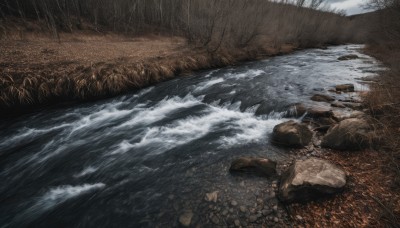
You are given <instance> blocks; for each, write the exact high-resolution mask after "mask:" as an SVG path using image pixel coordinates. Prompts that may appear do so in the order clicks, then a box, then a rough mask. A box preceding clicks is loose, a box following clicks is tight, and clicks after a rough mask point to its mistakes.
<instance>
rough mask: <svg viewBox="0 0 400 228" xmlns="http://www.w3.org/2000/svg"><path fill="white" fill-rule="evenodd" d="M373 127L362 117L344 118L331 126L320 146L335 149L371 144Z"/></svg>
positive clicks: (357, 147)
mask: <svg viewBox="0 0 400 228" xmlns="http://www.w3.org/2000/svg"><path fill="white" fill-rule="evenodd" d="M373 138H374V134H373V128H372V127H371V125H369V124H368V122H367V121H366V120H364V119H356V118H351V119H345V120H343V121H341V122H340V123H339V124H336V125H334V126H332V127H331V128H330V129H329V130H328V133H327V134H326V135H325V137H324V138H323V139H322V143H321V146H322V147H326V148H332V149H336V150H359V149H364V148H366V147H368V146H370V145H371V141H372V139H373Z"/></svg>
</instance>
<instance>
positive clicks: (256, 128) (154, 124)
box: [0, 45, 382, 227]
mask: <svg viewBox="0 0 400 228" xmlns="http://www.w3.org/2000/svg"><path fill="white" fill-rule="evenodd" d="M359 48H362V46H357V45H347V46H338V47H331V48H329V49H327V50H319V49H315V50H305V51H299V52H297V53H294V54H291V55H286V56H280V57H274V58H270V59H267V60H263V61H257V62H250V63H247V64H243V65H241V66H237V67H230V68H223V69H218V70H212V71H204V72H199V73H194V74H192V75H190V76H184V77H180V78H177V79H175V80H171V81H168V82H164V83H160V84H158V85H156V86H154V87H150V88H147V89H143V90H141V91H138V92H136V93H132V94H128V95H125V96H120V97H116V98H112V99H108V100H102V101H98V102H94V103H85V104H81V105H77V106H74V107H71V108H65V109H57V110H50V111H42V112H40V113H36V114H33V115H29V116H24V117H23V118H18V119H16V120H14V121H13V122H12V123H9V122H5V121H3V122H1V123H0V127H1V132H0V179H1V185H0V226H1V227H26V226H29V227H156V226H158V227H171V226H178V224H179V222H178V218H179V216H180V215H181V214H182V213H184V212H185V211H188V210H190V211H192V212H193V218H192V224H200V225H204V226H214V225H216V224H219V225H230V224H231V222H232V221H234V220H239V221H242V220H246V219H245V218H244V217H246V215H241V214H240V213H241V212H240V211H239V210H238V209H237V207H238V206H232V204H235V203H232V201H235V202H237V203H238V204H239V205H244V206H246V207H247V208H251V207H252V205H253V204H254V203H255V202H256V200H257V199H258V198H262V200H263V199H264V198H265V197H266V196H265V194H269V193H271V192H270V191H269V190H268V187H269V186H271V185H274V184H275V185H276V183H273V182H274V181H273V180H269V179H266V178H261V177H254V178H246V177H244V178H243V177H241V176H232V175H231V174H229V171H228V169H229V164H230V162H231V160H232V159H233V158H235V157H238V156H263V157H269V158H271V159H275V160H278V161H281V160H284V159H286V158H287V151H286V150H285V149H280V148H277V147H275V146H273V145H271V144H270V142H269V135H270V133H271V132H272V129H273V127H274V126H275V125H277V124H279V123H281V122H283V121H285V120H287V119H285V118H283V116H285V115H284V114H285V112H286V111H287V110H288V107H289V106H290V105H291V104H293V103H298V102H301V103H304V104H308V105H314V106H315V105H324V104H323V103H318V104H317V103H313V102H310V101H309V98H310V96H311V95H313V94H315V93H329V92H328V90H329V89H331V88H333V87H334V86H335V85H336V84H342V83H354V84H355V85H356V89H358V90H365V89H367V87H366V86H365V85H363V84H361V83H360V81H358V80H357V78H360V77H365V76H370V75H374V74H375V73H376V71H378V70H382V68H381V67H380V65H379V63H378V62H376V61H375V60H374V59H372V58H371V57H368V56H365V55H363V54H361V53H359V51H358V49H359ZM347 54H357V55H359V56H360V57H361V58H360V59H356V60H350V61H338V60H337V58H338V57H340V56H343V55H347ZM335 96H336V97H337V98H346V97H348V96H352V95H351V94H344V95H335ZM214 191H218V202H217V203H211V202H206V201H205V200H204V196H205V194H206V193H209V192H214ZM273 203H275V204H276V203H277V202H276V200H275V201H273ZM279 216H280V218H279V219H283V218H284V216H281V215H279ZM214 217H216V218H217V219H214ZM269 218H270V217H269ZM256 223H257V222H256ZM258 223H259V224H260V222H258ZM242 224H243V222H242ZM244 224H246V222H245V223H244Z"/></svg>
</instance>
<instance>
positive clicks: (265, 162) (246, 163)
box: [229, 157, 276, 176]
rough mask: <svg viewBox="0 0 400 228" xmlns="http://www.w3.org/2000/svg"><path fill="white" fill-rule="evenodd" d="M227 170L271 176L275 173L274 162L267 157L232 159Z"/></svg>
mask: <svg viewBox="0 0 400 228" xmlns="http://www.w3.org/2000/svg"><path fill="white" fill-rule="evenodd" d="M229 171H230V172H246V173H255V174H257V175H260V176H273V175H275V174H276V162H275V161H271V160H269V159H267V158H250V157H241V158H237V159H235V160H233V161H232V163H231V167H230V169H229Z"/></svg>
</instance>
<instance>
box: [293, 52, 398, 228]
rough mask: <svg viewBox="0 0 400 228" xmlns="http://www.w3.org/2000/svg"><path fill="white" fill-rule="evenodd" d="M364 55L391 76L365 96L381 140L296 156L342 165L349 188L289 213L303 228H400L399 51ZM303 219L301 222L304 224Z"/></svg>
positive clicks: (382, 76)
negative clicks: (353, 148)
mask: <svg viewBox="0 0 400 228" xmlns="http://www.w3.org/2000/svg"><path fill="white" fill-rule="evenodd" d="M364 52H365V53H366V54H368V55H370V56H373V57H375V58H376V59H378V60H380V61H381V62H382V63H383V64H384V65H385V66H386V67H387V70H386V71H379V72H377V73H378V74H377V77H375V78H371V79H372V80H371V81H369V82H368V84H369V88H370V91H369V92H368V93H364V94H363V96H362V98H363V99H362V101H363V106H364V107H365V109H364V110H363V113H364V114H365V115H366V117H367V118H368V119H370V121H371V123H372V124H373V125H372V126H373V127H374V129H375V135H376V136H377V137H378V140H377V141H376V142H374V143H373V144H372V145H373V148H367V149H364V150H360V151H336V150H329V149H323V148H322V149H317V148H314V150H313V152H312V155H311V153H310V151H307V150H306V149H304V150H300V151H296V152H294V154H293V156H294V157H295V158H297V159H299V158H301V157H304V156H315V155H317V157H318V158H322V159H325V160H327V161H330V162H332V163H333V164H337V165H339V166H340V167H342V168H343V170H345V171H346V173H347V175H348V182H349V183H348V185H347V187H346V188H345V189H344V191H343V193H341V194H339V195H337V196H336V197H334V198H332V199H329V200H324V199H323V200H317V201H313V202H309V203H307V204H293V205H290V206H289V207H288V210H289V212H290V214H291V217H292V220H293V222H294V224H295V226H298V227H303V226H305V227H308V226H311V227H333V226H340V227H398V225H399V222H400V220H399V218H400V196H399V194H398V191H399V187H400V185H399V183H400V182H399V181H400V169H399V165H398V164H399V163H400V153H399V151H400V149H399V144H398V142H399V140H400V138H399V129H400V121H399V120H398V118H397V117H398V115H399V113H400V108H399V103H398V101H397V98H398V97H399V95H400V94H399V90H398V88H399V84H398V81H397V80H396V78H397V76H398V75H399V73H400V67H399V66H398V60H399V59H400V58H399V57H400V55H399V53H400V52H399V51H398V50H395V49H392V50H390V51H389V50H387V49H385V48H383V47H379V48H377V47H371V46H367V47H366V48H365V49H364ZM299 218H300V219H299Z"/></svg>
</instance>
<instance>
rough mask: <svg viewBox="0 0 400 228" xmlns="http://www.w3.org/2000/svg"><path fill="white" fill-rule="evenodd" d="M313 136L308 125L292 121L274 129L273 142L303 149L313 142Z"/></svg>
mask: <svg viewBox="0 0 400 228" xmlns="http://www.w3.org/2000/svg"><path fill="white" fill-rule="evenodd" d="M312 136H313V133H312V131H311V130H310V129H308V126H307V125H305V124H300V123H297V122H295V121H293V120H291V121H288V122H285V123H281V124H278V125H276V126H275V127H274V130H273V133H272V142H273V143H275V144H279V145H283V146H290V147H302V146H307V145H308V144H309V143H310V142H311V138H312Z"/></svg>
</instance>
